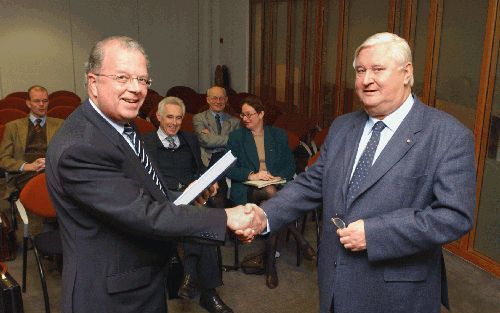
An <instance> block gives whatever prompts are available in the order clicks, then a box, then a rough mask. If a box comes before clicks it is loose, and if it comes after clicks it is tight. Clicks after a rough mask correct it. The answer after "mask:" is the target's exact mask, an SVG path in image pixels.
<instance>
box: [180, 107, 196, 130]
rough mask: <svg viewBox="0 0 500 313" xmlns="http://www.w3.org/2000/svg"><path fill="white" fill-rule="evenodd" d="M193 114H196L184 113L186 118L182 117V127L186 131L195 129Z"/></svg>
mask: <svg viewBox="0 0 500 313" xmlns="http://www.w3.org/2000/svg"><path fill="white" fill-rule="evenodd" d="M193 116H194V114H191V113H187V112H186V114H184V118H183V119H182V125H181V129H182V130H183V131H185V132H191V133H192V132H193V131H194V128H193Z"/></svg>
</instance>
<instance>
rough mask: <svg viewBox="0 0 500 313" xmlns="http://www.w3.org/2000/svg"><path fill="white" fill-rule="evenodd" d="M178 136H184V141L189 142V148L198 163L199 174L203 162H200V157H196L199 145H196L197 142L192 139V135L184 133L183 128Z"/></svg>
mask: <svg viewBox="0 0 500 313" xmlns="http://www.w3.org/2000/svg"><path fill="white" fill-rule="evenodd" d="M177 136H179V137H182V138H183V139H184V141H185V142H186V143H187V145H188V147H189V149H190V150H191V154H192V155H193V158H194V161H195V163H196V169H197V172H198V174H199V173H200V172H201V171H200V169H201V164H200V159H199V158H197V157H196V155H197V154H196V152H197V151H196V150H195V149H196V148H197V147H196V145H195V143H194V142H193V141H192V140H191V138H192V137H191V136H188V135H186V133H184V132H183V131H182V130H181V131H179V132H178V133H177Z"/></svg>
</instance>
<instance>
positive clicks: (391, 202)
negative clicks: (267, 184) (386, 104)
mask: <svg viewBox="0 0 500 313" xmlns="http://www.w3.org/2000/svg"><path fill="white" fill-rule="evenodd" d="M367 118H368V116H367V114H366V113H365V112H355V113H351V114H346V115H343V116H340V117H338V118H337V119H335V120H334V122H333V123H332V126H331V127H330V131H329V133H328V136H327V139H326V141H325V143H324V144H323V146H322V147H321V152H320V153H321V154H320V157H319V158H318V161H317V162H316V163H315V165H313V166H312V167H311V168H310V169H309V170H308V171H307V172H305V173H303V174H301V175H299V176H298V177H297V178H296V179H295V180H294V182H292V183H290V184H287V186H285V188H283V190H282V191H280V192H279V193H278V194H277V195H276V196H275V197H273V198H272V199H270V200H268V201H267V202H265V203H264V204H263V208H264V210H265V212H266V214H267V217H268V219H269V224H270V227H271V230H274V229H279V228H280V226H282V225H285V224H288V223H290V222H291V221H294V220H295V219H297V218H298V217H299V216H301V215H302V214H303V213H304V211H308V210H312V209H314V208H316V207H318V206H320V205H322V206H323V215H324V218H323V222H322V223H323V231H322V240H321V244H320V247H319V251H318V258H319V259H318V261H319V264H318V280H319V287H320V307H321V312H330V311H329V308H330V305H331V304H332V299H333V302H334V312H335V313H347V312H356V313H373V312H384V313H391V312H394V313H396V312H398V313H400V312H415V313H417V312H418V313H421V312H426V313H439V312H440V302H441V300H442V301H443V303H447V288H446V272H445V269H444V263H443V258H442V252H441V245H442V244H444V243H447V242H450V241H453V240H456V239H458V238H460V236H462V235H463V234H465V233H466V232H467V231H468V230H469V229H470V228H471V227H472V221H473V216H474V214H473V212H474V207H475V199H476V197H475V189H476V188H475V181H476V179H475V170H474V142H473V136H472V133H471V132H470V131H469V130H468V129H466V128H465V127H464V126H463V125H462V124H460V123H459V122H458V121H457V120H455V119H454V118H453V117H451V116H449V115H448V114H446V113H444V112H441V111H438V110H436V109H434V108H431V107H428V106H426V105H424V104H423V103H422V102H420V101H419V100H418V99H415V103H414V105H413V107H412V109H411V111H410V112H409V114H408V115H407V116H406V118H405V119H404V120H403V122H402V123H401V125H400V126H399V128H398V129H397V131H396V132H395V133H394V135H393V137H392V138H391V140H390V141H389V142H388V144H387V146H386V147H385V148H384V150H383V151H382V153H381V154H380V156H379V157H378V158H377V160H376V161H375V163H374V164H373V167H372V168H371V171H370V173H369V174H368V177H367V178H366V180H365V181H364V182H363V185H362V186H361V189H360V191H359V193H358V194H357V195H356V196H355V199H354V200H353V202H352V203H351V204H348V203H346V194H347V187H348V183H349V179H350V175H351V171H352V168H353V164H354V159H355V156H356V151H357V147H358V144H359V140H360V137H361V134H362V132H363V128H364V125H365V122H366V120H367ZM335 215H339V216H340V217H341V218H343V219H344V221H345V222H346V223H347V224H348V223H351V222H354V221H356V220H359V219H363V220H364V225H365V235H366V244H367V250H365V251H362V252H351V251H348V250H346V249H344V247H343V246H342V245H341V244H340V241H339V238H338V236H337V234H336V227H335V226H334V225H333V224H332V223H331V221H330V219H331V217H333V216H335Z"/></svg>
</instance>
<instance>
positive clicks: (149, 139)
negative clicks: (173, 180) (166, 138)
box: [143, 130, 205, 176]
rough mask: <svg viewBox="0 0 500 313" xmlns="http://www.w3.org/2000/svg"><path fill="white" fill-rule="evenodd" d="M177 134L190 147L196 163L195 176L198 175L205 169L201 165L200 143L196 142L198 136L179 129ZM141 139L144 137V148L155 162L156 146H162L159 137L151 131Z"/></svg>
mask: <svg viewBox="0 0 500 313" xmlns="http://www.w3.org/2000/svg"><path fill="white" fill-rule="evenodd" d="M177 136H179V137H182V138H183V139H184V140H185V141H186V143H187V145H188V146H189V148H190V149H191V152H192V153H193V157H194V161H195V163H196V172H197V176H200V175H201V174H203V172H204V171H205V167H204V166H203V163H202V161H201V150H200V144H199V143H198V138H197V137H196V135H194V134H193V133H189V132H185V131H182V130H180V131H179V132H178V133H177ZM143 139H144V149H146V151H147V153H148V155H149V156H150V157H151V159H152V160H153V161H154V162H155V163H157V160H158V148H162V147H163V144H162V143H161V141H160V138H159V137H158V133H157V132H151V133H148V134H145V135H144V137H143Z"/></svg>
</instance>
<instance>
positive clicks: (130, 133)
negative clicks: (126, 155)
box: [123, 124, 165, 194]
mask: <svg viewBox="0 0 500 313" xmlns="http://www.w3.org/2000/svg"><path fill="white" fill-rule="evenodd" d="M123 133H124V134H125V135H127V137H128V138H130V141H132V144H133V145H134V151H135V154H136V155H137V156H138V157H139V160H141V163H142V165H143V166H144V169H146V172H148V174H149V176H151V178H152V179H153V181H154V182H155V184H156V186H158V188H160V190H161V192H163V193H164V194H165V191H164V190H163V186H162V185H161V183H160V179H159V178H158V175H156V172H155V169H154V168H153V165H152V164H151V162H150V161H149V158H148V155H147V154H146V151H145V150H144V147H143V146H142V142H141V141H140V140H139V138H138V137H137V133H136V132H135V130H134V128H133V127H132V126H131V125H130V124H125V126H124V130H123Z"/></svg>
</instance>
